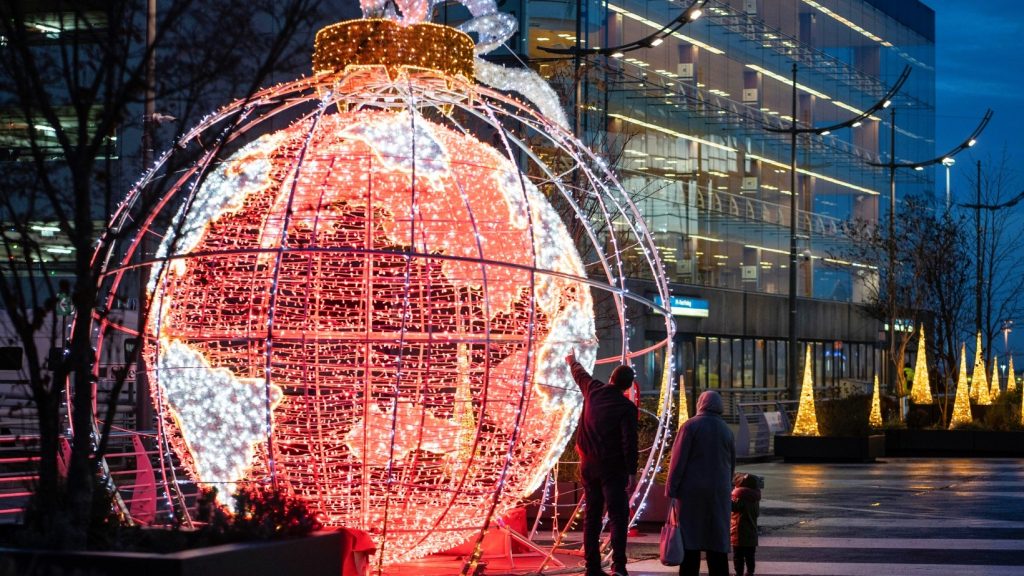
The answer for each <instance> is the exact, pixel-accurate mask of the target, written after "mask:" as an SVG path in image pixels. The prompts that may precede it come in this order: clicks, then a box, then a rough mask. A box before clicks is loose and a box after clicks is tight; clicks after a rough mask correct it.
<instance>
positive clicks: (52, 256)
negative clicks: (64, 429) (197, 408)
mask: <svg viewBox="0 0 1024 576" xmlns="http://www.w3.org/2000/svg"><path fill="white" fill-rule="evenodd" d="M156 6H157V3H156V2H152V1H150V2H146V1H143V0H135V1H132V0H111V1H108V2H94V1H77V2H70V1H69V2H62V1H57V2H33V1H28V0H7V1H5V2H3V3H2V4H0V36H2V38H0V106H2V113H3V116H4V120H5V128H6V131H5V132H4V133H3V134H2V138H3V139H2V140H0V144H2V146H3V150H4V155H3V157H2V160H0V173H2V174H3V182H5V185H4V188H3V191H2V192H0V210H2V218H3V223H4V233H3V237H2V242H3V247H4V250H5V252H6V256H7V258H5V259H4V262H3V264H0V301H2V304H3V306H4V309H5V310H4V312H5V315H6V318H5V320H6V322H7V323H8V324H9V325H10V326H11V327H12V329H13V332H14V333H15V336H16V338H17V339H18V340H19V341H20V343H21V344H22V346H23V348H24V350H25V358H24V360H25V362H27V366H26V372H27V377H26V379H27V381H28V386H29V387H30V389H31V396H32V399H33V402H34V404H35V407H36V409H37V414H38V416H37V418H38V425H39V435H40V444H39V448H40V457H41V460H40V464H39V477H38V483H37V485H36V489H35V496H34V499H33V505H32V507H31V508H30V510H29V513H28V515H27V517H26V525H27V527H28V528H29V529H30V531H31V532H33V533H34V534H36V535H37V536H38V537H39V538H40V539H41V542H42V543H45V544H48V545H51V546H58V547H71V546H74V547H79V546H82V545H84V544H86V535H87V532H88V527H89V523H90V517H91V516H92V510H93V509H94V506H96V505H97V502H99V503H100V504H101V505H102V502H104V501H105V499H106V498H108V497H109V494H106V493H105V491H104V490H97V489H96V488H97V485H96V481H97V478H98V475H97V466H98V464H99V463H100V462H101V461H102V458H103V455H104V450H105V446H106V438H107V434H108V433H109V420H110V419H109V418H108V419H107V422H108V424H107V428H105V429H104V430H103V431H102V432H101V434H100V436H99V437H95V436H94V434H93V430H94V423H95V417H96V414H95V413H94V409H93V402H94V397H93V386H94V382H95V378H96V373H95V367H94V366H93V365H92V363H93V358H94V353H93V350H92V337H93V335H92V333H91V331H92V326H93V322H94V321H95V320H97V319H100V318H102V317H103V316H104V315H105V314H107V313H108V311H106V310H102V309H99V308H97V293H98V282H99V265H100V264H99V263H98V262H95V261H93V251H94V243H95V241H96V239H97V238H98V237H99V235H100V233H101V232H103V231H104V230H105V226H104V224H103V223H104V222H105V221H106V219H107V217H108V215H109V214H110V212H111V210H112V209H113V208H114V207H115V206H116V205H117V203H118V202H119V199H120V198H122V197H123V196H124V195H125V193H126V191H127V188H128V186H129V185H130V183H131V182H132V181H133V180H134V175H136V174H138V173H139V172H140V171H141V168H142V166H141V162H140V159H141V158H149V157H150V156H149V152H150V150H149V149H148V148H151V147H152V146H153V139H150V140H149V144H148V145H143V146H141V147H140V149H137V148H136V147H135V146H134V144H132V143H127V144H126V141H130V142H137V141H138V138H139V135H140V134H142V133H146V134H147V135H150V136H155V137H156V138H157V139H159V138H160V137H166V136H167V135H169V134H171V130H177V132H178V133H180V132H181V131H182V129H183V128H184V127H185V126H188V125H191V124H193V123H194V122H195V121H196V120H197V119H198V117H199V116H200V115H201V114H203V113H205V112H207V111H209V110H211V109H212V108H213V107H214V105H215V104H224V103H226V102H228V101H230V100H232V99H235V98H247V97H249V96H250V95H251V94H253V93H254V92H255V91H256V90H257V89H258V88H259V87H260V86H261V85H262V84H264V83H267V82H269V81H271V80H273V79H276V76H275V75H276V74H287V77H294V76H297V75H298V74H299V73H300V72H301V71H302V70H303V68H304V67H305V66H308V64H306V65H305V66H301V67H300V66H297V65H296V63H297V62H299V60H298V58H299V57H300V55H301V57H303V59H305V58H306V57H307V56H306V55H307V54H308V53H309V46H310V45H311V42H310V38H311V34H312V32H313V31H314V27H313V25H312V22H313V21H314V19H315V18H317V16H318V13H317V7H318V2H316V0H288V1H280V2H278V1H273V0H244V1H243V0H230V1H226V2H215V3H209V2H195V1H193V0H162V1H161V2H160V3H159V11H156ZM147 9H149V11H150V12H149V15H151V16H152V18H151V19H147V15H148V14H147ZM306 62H308V60H306ZM284 70H288V71H289V72H287V73H284V72H282V71H284ZM147 102H150V103H152V102H158V103H159V109H156V108H149V107H147V106H145V104H146V103H147ZM192 160H193V159H192V158H190V157H188V155H187V153H186V152H184V151H182V152H180V153H176V154H172V156H171V158H170V159H169V160H168V161H167V164H166V165H167V166H170V167H171V171H172V172H173V169H174V168H173V167H175V166H187V165H188V164H189V163H190V162H191V161H192ZM153 192H154V193H153V195H152V197H153V198H156V197H158V196H159V190H154V191H153ZM140 209H141V210H142V211H145V210H146V209H147V207H146V206H145V205H144V204H143V205H142V206H141V207H140ZM40 230H44V232H42V233H41V232H40ZM46 232H48V233H49V234H51V235H56V236H57V237H58V238H59V239H60V245H59V246H56V248H57V250H56V251H54V248H55V246H54V243H53V242H51V241H46V240H45V239H44V238H43V236H45V234H46ZM106 232H107V233H113V231H111V230H106ZM137 233H139V230H137V229H133V228H132V227H127V228H123V229H121V230H119V231H118V232H117V234H121V235H129V236H128V237H131V236H130V235H134V234H137ZM59 279H63V283H61V282H60V280H59ZM71 305H73V308H74V310H75V311H77V315H76V317H75V321H74V322H73V323H71V324H70V325H68V324H67V323H66V322H64V321H63V320H65V319H63V318H61V319H58V316H60V315H61V313H63V314H64V315H69V312H70V310H69V308H70V306H71ZM51 350H55V351H57V353H56V354H47V353H46V352H48V351H51ZM127 360H128V361H129V362H130V361H131V359H130V358H129V359H127ZM123 382H124V373H123V372H122V373H121V374H120V375H119V376H118V378H117V383H116V384H115V387H114V393H113V394H111V396H110V398H111V400H110V401H111V402H116V397H117V394H118V393H119V392H120V388H121V387H122V385H123ZM65 387H67V388H68V389H69V390H70V397H71V402H70V406H69V412H70V418H71V424H72V425H73V429H74V432H75V433H74V435H73V437H72V439H71V454H70V459H69V465H68V470H67V476H66V481H63V480H62V478H61V475H60V474H59V473H58V466H57V452H58V442H59V439H60V424H61V418H62V414H61V398H62V395H63V394H64V392H65ZM103 408H104V410H105V412H106V414H107V415H108V416H109V415H110V414H112V411H113V407H112V406H110V405H108V406H106V407H103Z"/></svg>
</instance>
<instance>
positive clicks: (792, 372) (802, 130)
mask: <svg viewBox="0 0 1024 576" xmlns="http://www.w3.org/2000/svg"><path fill="white" fill-rule="evenodd" d="M909 75H910V66H907V67H905V68H904V69H903V73H902V74H900V77H899V78H898V79H897V80H896V83H895V84H893V86H892V88H890V89H889V91H888V92H887V93H886V94H885V96H883V97H882V99H881V100H879V101H878V102H876V103H875V104H874V105H873V106H871V107H870V108H868V109H867V110H865V111H864V112H861V113H860V114H858V115H856V116H854V117H852V118H850V119H848V120H845V121H843V122H839V123H836V124H832V125H830V126H821V127H818V128H813V127H809V126H804V127H801V126H800V124H799V121H798V117H797V88H798V86H799V85H798V84H797V81H796V77H797V64H796V62H793V79H792V88H793V90H792V101H791V103H790V123H789V126H788V127H785V128H776V127H774V126H765V130H767V131H769V132H778V133H783V134H789V194H790V196H789V326H788V334H787V336H788V344H787V350H786V384H787V387H788V388H789V395H790V398H796V397H797V394H798V392H799V389H798V382H797V364H799V363H800V350H799V349H798V344H797V334H796V326H797V280H798V279H797V240H798V234H797V232H798V226H797V223H798V221H799V220H798V218H797V207H796V206H797V200H798V196H799V194H798V193H797V179H796V151H797V150H796V142H797V137H798V136H799V135H801V134H815V135H818V136H824V135H826V134H829V133H830V132H833V131H835V130H839V129H842V128H849V127H854V128H855V127H857V126H860V125H861V123H862V122H864V120H866V119H867V118H870V117H871V115H872V114H874V113H875V112H878V111H879V110H882V109H884V108H888V107H889V106H890V105H891V104H892V99H893V97H894V96H896V93H897V92H899V90H900V88H902V87H903V83H904V82H906V81H907V77H908V76H909Z"/></svg>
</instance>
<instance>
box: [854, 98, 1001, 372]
mask: <svg viewBox="0 0 1024 576" xmlns="http://www.w3.org/2000/svg"><path fill="white" fill-rule="evenodd" d="M991 119H992V110H991V109H989V110H987V111H986V112H985V116H984V117H983V118H982V119H981V122H980V123H978V127H977V128H975V129H974V132H972V133H971V135H970V136H968V137H967V138H966V139H965V140H964V141H963V142H961V143H960V144H958V145H957V146H956V147H954V148H953V149H952V150H950V151H949V152H947V153H945V154H943V155H941V156H936V157H935V158H932V159H930V160H924V161H921V162H897V161H896V110H895V108H894V109H892V110H891V111H890V125H889V129H890V132H889V134H890V136H889V161H888V162H884V163H878V162H872V163H871V165H872V166H878V167H884V168H888V169H889V230H888V235H889V238H888V242H887V248H888V259H889V262H888V265H887V267H886V270H887V274H888V279H887V280H888V286H887V289H886V298H887V304H888V306H887V308H888V315H889V330H888V335H889V363H890V366H889V377H888V378H887V382H888V385H889V389H890V390H895V388H896V382H897V379H896V378H897V374H896V373H897V372H898V370H899V368H900V367H899V366H897V365H896V320H897V318H896V316H897V314H896V304H897V303H896V290H895V286H896V170H898V169H900V168H911V169H913V170H918V171H920V170H924V169H925V168H926V167H928V166H933V165H935V164H939V163H942V164H943V165H945V166H947V169H948V166H950V165H952V163H953V162H954V160H953V157H954V156H956V155H957V154H959V153H960V152H963V151H964V150H966V149H968V148H970V147H972V146H974V145H975V144H976V143H977V141H978V136H980V135H981V133H982V132H983V131H984V130H985V126H987V125H988V122H989V120H991ZM947 162H948V164H947ZM979 204H980V202H979ZM897 392H899V391H897Z"/></svg>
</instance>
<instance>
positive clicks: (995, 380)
mask: <svg viewBox="0 0 1024 576" xmlns="http://www.w3.org/2000/svg"><path fill="white" fill-rule="evenodd" d="M989 374H991V375H992V387H991V388H989V391H988V398H989V400H995V399H996V398H998V397H999V395H1000V394H1002V393H1003V390H1002V389H1001V388H1000V387H999V362H997V361H996V359H995V358H992V370H991V371H990V372H989Z"/></svg>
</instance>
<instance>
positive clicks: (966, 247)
mask: <svg viewBox="0 0 1024 576" xmlns="http://www.w3.org/2000/svg"><path fill="white" fill-rule="evenodd" d="M927 220H928V222H926V223H925V225H923V226H920V227H918V229H919V230H920V231H921V233H922V234H923V235H924V237H923V238H922V242H921V243H920V245H921V247H922V248H923V249H924V251H923V252H922V253H921V254H919V260H918V266H919V267H920V269H921V280H922V281H923V282H924V285H925V288H926V290H927V300H926V306H927V308H928V311H929V312H930V316H931V320H932V322H931V326H929V330H928V334H929V335H930V336H931V338H930V342H928V352H929V354H930V359H931V363H930V364H929V365H930V366H931V367H932V376H933V378H932V382H935V383H936V389H937V390H939V391H941V392H944V393H945V395H944V396H943V397H942V400H941V402H940V404H939V408H940V411H941V413H942V417H943V421H946V419H947V417H948V414H949V410H950V408H951V406H952V402H953V395H952V393H953V392H954V391H955V383H956V378H957V374H956V370H957V362H958V361H959V354H960V343H961V342H963V341H964V339H965V338H966V337H967V335H968V334H969V333H970V327H969V325H970V305H969V304H968V301H969V299H970V296H971V278H970V277H971V269H970V268H969V267H968V266H965V265H964V263H965V262H969V261H970V254H969V251H970V241H969V239H968V226H969V223H968V222H967V220H966V219H964V218H961V217H957V216H955V215H953V214H951V213H949V212H946V213H945V214H943V215H941V216H932V215H931V214H928V218H927ZM939 383H941V387H940V385H939Z"/></svg>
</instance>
